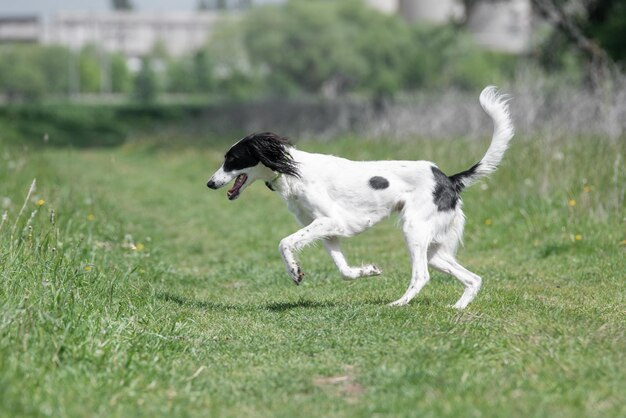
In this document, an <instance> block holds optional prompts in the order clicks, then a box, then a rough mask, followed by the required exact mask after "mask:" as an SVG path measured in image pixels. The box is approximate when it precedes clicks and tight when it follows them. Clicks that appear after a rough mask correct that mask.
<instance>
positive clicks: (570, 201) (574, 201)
mask: <svg viewBox="0 0 626 418" xmlns="http://www.w3.org/2000/svg"><path fill="white" fill-rule="evenodd" d="M567 204H568V205H570V206H571V207H574V206H576V199H570V200H569V201H568V202H567Z"/></svg>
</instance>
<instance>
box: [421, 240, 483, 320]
mask: <svg viewBox="0 0 626 418" xmlns="http://www.w3.org/2000/svg"><path fill="white" fill-rule="evenodd" d="M429 264H430V265H431V266H432V267H433V268H435V269H437V270H439V271H441V272H442V273H447V274H450V275H452V276H454V277H455V278H457V279H458V280H459V281H460V282H461V283H463V285H464V286H465V291H464V292H463V295H462V296H461V298H460V299H459V300H458V301H457V302H456V303H455V304H454V307H455V308H457V309H463V308H465V307H466V306H467V305H468V304H469V303H470V302H471V301H472V300H474V298H475V297H476V294H478V291H479V290H480V285H481V283H482V279H481V278H480V276H478V275H476V274H474V273H472V272H471V271H469V270H468V269H466V268H465V267H463V266H462V265H460V264H459V262H458V261H456V259H455V258H454V256H453V255H452V254H450V253H448V252H446V251H445V250H444V249H440V250H439V251H437V252H436V253H435V254H434V255H433V256H432V257H431V259H430V260H429Z"/></svg>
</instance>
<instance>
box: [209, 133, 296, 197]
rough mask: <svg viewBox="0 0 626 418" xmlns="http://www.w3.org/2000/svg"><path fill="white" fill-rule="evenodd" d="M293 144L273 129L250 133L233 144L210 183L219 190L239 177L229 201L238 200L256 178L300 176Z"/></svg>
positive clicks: (229, 191) (231, 191) (231, 190)
mask: <svg viewBox="0 0 626 418" xmlns="http://www.w3.org/2000/svg"><path fill="white" fill-rule="evenodd" d="M290 147H291V144H290V143H289V141H288V140H287V139H286V138H283V137H281V136H278V135H276V134H273V133H271V132H264V133H260V134H252V135H248V136H246V137H245V138H243V139H241V140H240V141H239V142H237V143H236V144H235V145H233V146H232V147H230V149H229V150H228V151H227V152H226V155H224V163H223V164H222V166H221V167H220V168H219V169H218V170H217V171H216V172H215V174H213V176H211V178H210V179H209V182H208V183H207V186H208V187H209V188H211V189H214V190H216V189H219V188H221V187H224V186H225V185H226V184H228V183H230V182H231V181H232V180H233V179H235V184H234V185H233V187H232V188H231V189H230V190H228V192H227V194H226V195H227V196H228V199H229V200H235V199H237V198H238V197H239V195H240V194H241V192H243V190H244V189H245V188H246V187H248V186H249V185H250V184H252V183H253V182H254V181H255V180H259V179H261V180H264V181H270V180H272V179H273V178H274V177H276V173H281V174H287V175H290V176H296V177H297V176H298V168H297V164H296V162H295V161H294V160H293V158H292V157H291V154H290V153H289V148H290Z"/></svg>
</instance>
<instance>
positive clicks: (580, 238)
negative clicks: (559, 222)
mask: <svg viewBox="0 0 626 418" xmlns="http://www.w3.org/2000/svg"><path fill="white" fill-rule="evenodd" d="M574 239H575V240H576V241H582V239H583V236H582V235H580V234H576V235H574Z"/></svg>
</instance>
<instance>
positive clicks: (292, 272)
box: [278, 218, 346, 284]
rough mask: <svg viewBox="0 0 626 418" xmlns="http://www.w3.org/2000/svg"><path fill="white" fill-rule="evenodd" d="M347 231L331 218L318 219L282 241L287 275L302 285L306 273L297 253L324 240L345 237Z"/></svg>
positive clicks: (281, 249)
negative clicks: (297, 258)
mask: <svg viewBox="0 0 626 418" xmlns="http://www.w3.org/2000/svg"><path fill="white" fill-rule="evenodd" d="M345 235H346V231H345V230H344V229H343V228H342V227H341V225H339V224H338V223H337V222H336V221H334V220H332V219H331V218H318V219H316V220H314V221H313V222H311V223H310V224H309V225H307V226H305V227H304V228H302V229H300V230H299V231H297V232H295V233H293V234H291V235H289V236H288V237H285V238H283V239H282V240H281V241H280V244H279V246H278V250H279V251H280V254H281V256H282V257H283V261H284V262H285V267H286V269H287V273H288V274H289V276H291V279H292V280H293V281H294V283H295V284H300V282H301V281H302V278H303V277H304V273H303V272H302V270H301V269H300V265H299V264H298V261H297V260H296V256H295V252H296V251H299V250H301V249H302V248H304V247H305V246H307V245H309V244H311V243H312V242H314V241H317V240H318V239H322V238H328V237H335V236H345Z"/></svg>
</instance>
